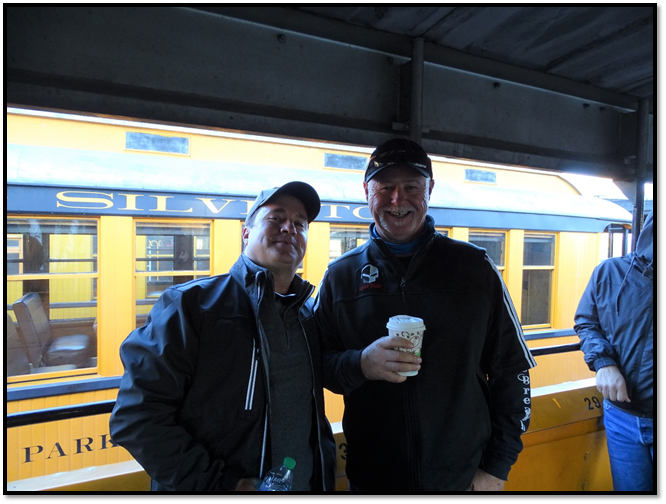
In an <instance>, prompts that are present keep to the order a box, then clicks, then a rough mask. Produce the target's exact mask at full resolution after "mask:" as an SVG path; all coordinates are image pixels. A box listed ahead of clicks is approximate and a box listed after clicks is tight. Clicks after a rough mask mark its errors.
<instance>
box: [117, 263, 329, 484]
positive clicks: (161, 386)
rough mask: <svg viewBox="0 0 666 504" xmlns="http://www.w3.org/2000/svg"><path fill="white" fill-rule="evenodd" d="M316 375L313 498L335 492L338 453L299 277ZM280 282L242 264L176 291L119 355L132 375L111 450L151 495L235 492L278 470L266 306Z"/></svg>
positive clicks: (127, 376)
mask: <svg viewBox="0 0 666 504" xmlns="http://www.w3.org/2000/svg"><path fill="white" fill-rule="evenodd" d="M294 281H295V282H297V284H298V285H297V286H298V292H299V294H298V297H299V300H300V303H302V307H301V308H300V311H299V319H300V321H301V325H302V327H303V331H304V333H305V335H306V340H307V343H308V347H309V351H310V356H311V363H312V375H313V380H312V381H313V384H314V387H313V391H312V395H313V401H314V402H315V406H316V407H313V410H314V418H313V422H312V425H313V439H312V440H311V443H312V446H313V451H314V453H315V462H314V476H313V480H312V481H313V486H312V489H313V491H332V490H334V489H335V464H336V448H335V440H334V439H333V433H332V431H331V427H330V424H329V423H328V420H327V419H326V416H325V414H324V394H323V388H322V375H321V358H320V355H321V354H320V345H319V337H318V334H317V327H316V323H315V322H314V319H313V315H312V299H311V298H310V295H311V293H312V290H313V287H312V286H311V285H310V284H309V283H307V282H306V281H304V280H302V279H301V278H300V277H295V279H294ZM273 296H274V287H273V277H272V274H271V273H270V271H268V270H266V269H264V268H259V267H258V266H256V265H255V264H254V263H252V262H251V261H250V260H249V259H248V258H247V257H246V256H244V255H242V256H241V257H240V258H239V260H238V261H237V262H236V264H235V265H234V266H233V267H232V268H231V270H230V272H229V274H226V275H219V276H215V277H210V278H204V279H198V280H193V281H191V282H188V283H185V284H182V285H177V286H174V287H170V288H169V289H167V290H166V291H165V292H164V294H163V295H162V296H161V297H160V299H159V300H158V302H157V303H156V304H155V306H154V308H153V309H152V310H151V312H150V316H149V318H148V321H147V322H146V325H145V326H143V327H141V328H139V329H136V330H135V331H133V332H132V333H131V334H130V335H129V336H128V337H127V339H126V340H125V341H124V342H123V344H122V345H121V347H120V355H121V359H122V361H123V364H124V366H125V373H124V375H123V377H122V380H121V385H120V390H119V392H118V399H117V402H116V406H115V408H114V410H113V413H112V415H111V420H110V429H111V437H112V438H113V441H114V442H115V443H117V444H119V445H121V446H123V447H125V448H126V449H127V450H128V451H129V452H130V453H131V454H132V456H133V457H134V458H135V459H136V460H137V461H138V462H139V463H140V464H141V465H142V466H143V468H144V469H145V470H146V472H147V473H148V474H149V475H150V477H151V478H152V489H153V490H157V491H160V490H162V491H163V490H176V491H220V492H224V491H232V490H234V489H235V487H236V484H237V483H238V481H239V480H240V479H241V478H249V477H263V475H264V473H265V472H266V471H267V470H269V469H270V468H271V467H270V466H271V453H270V446H271V441H270V439H271V437H270V391H269V386H268V383H269V380H268V376H269V374H268V342H267V341H266V338H265V335H264V333H263V329H262V324H261V321H260V320H259V319H258V316H257V314H258V313H259V305H260V304H261V303H263V302H266V301H267V300H269V299H273Z"/></svg>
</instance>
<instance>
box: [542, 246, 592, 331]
mask: <svg viewBox="0 0 666 504" xmlns="http://www.w3.org/2000/svg"><path fill="white" fill-rule="evenodd" d="M558 248H559V257H558V265H557V268H556V270H555V277H556V282H557V299H556V302H555V303H554V313H553V327H557V328H568V327H573V323H574V315H575V313H576V309H577V308H578V302H579V301H580V298H581V296H582V295H583V291H584V290H585V287H586V286H587V283H588V281H589V280H590V276H591V275H592V270H594V267H595V266H596V265H597V264H598V263H599V235H597V234H590V233H560V234H559V247H558Z"/></svg>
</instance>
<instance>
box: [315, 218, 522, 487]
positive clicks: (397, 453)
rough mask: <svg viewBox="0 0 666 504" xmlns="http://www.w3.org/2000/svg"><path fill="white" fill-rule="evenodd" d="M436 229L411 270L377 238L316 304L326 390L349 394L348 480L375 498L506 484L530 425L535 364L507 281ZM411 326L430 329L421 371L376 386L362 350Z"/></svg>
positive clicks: (479, 252) (345, 261) (334, 275)
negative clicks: (394, 325)
mask: <svg viewBox="0 0 666 504" xmlns="http://www.w3.org/2000/svg"><path fill="white" fill-rule="evenodd" d="M426 225H427V226H428V231H429V236H428V238H427V239H426V241H425V243H424V244H423V245H421V247H420V248H419V249H418V251H417V252H416V254H415V255H414V256H413V258H412V260H411V262H410V264H409V268H408V269H407V270H405V268H404V266H403V265H402V264H401V262H400V261H399V259H398V258H397V257H396V256H395V255H394V254H393V253H392V252H391V251H390V250H389V249H388V247H387V246H386V244H385V243H384V242H383V241H382V240H378V239H374V238H373V239H371V240H369V241H368V242H366V243H365V244H363V245H361V246H360V247H358V248H356V249H354V250H352V251H350V252H348V253H347V254H345V255H343V256H342V257H340V258H339V259H338V260H336V261H334V262H333V263H332V264H330V265H329V268H328V271H327V272H326V274H325V276H324V279H323V281H322V284H321V287H320V291H319V293H318V297H317V300H316V303H315V318H316V319H317V322H318V324H319V326H320V331H321V334H322V338H323V344H322V347H323V351H324V386H325V387H327V388H329V389H330V390H332V391H333V392H336V393H342V394H344V400H345V411H344V418H343V429H344V432H345V437H346V440H347V462H346V473H347V476H348V478H349V480H350V482H351V483H352V484H353V485H354V486H356V487H359V488H360V489H361V490H363V491H367V492H379V493H405V492H410V493H411V492H420V491H464V490H465V489H466V487H467V485H468V484H469V483H470V482H471V480H472V477H473V476H474V473H475V471H476V469H477V468H481V469H484V470H485V471H486V472H488V473H490V474H492V475H493V476H496V477H498V478H501V479H506V478H507V475H508V473H509V470H510V468H511V465H512V464H513V463H514V462H515V461H516V459H517V457H518V453H519V452H520V451H521V450H522V442H521V439H520V436H521V433H522V432H524V431H526V430H527V427H528V425H529V417H530V385H529V371H528V369H529V368H531V367H533V366H534V365H535V364H534V360H533V358H532V356H531V354H530V352H529V350H528V349H527V346H526V344H525V341H524V338H523V335H522V330H521V327H520V324H519V321H518V317H517V315H516V313H515V310H514V308H513V304H512V303H511V300H510V298H509V294H508V292H507V290H506V287H505V286H504V283H503V282H502V280H501V277H500V275H499V272H498V271H497V269H496V268H495V266H494V265H493V263H492V261H491V260H490V258H489V257H488V256H487V255H486V254H485V251H484V250H483V249H480V248H478V247H476V246H474V245H472V244H469V243H466V242H461V241H457V240H453V239H450V238H448V237H445V236H443V235H441V234H439V233H437V232H436V231H435V229H434V223H433V221H432V219H431V218H430V217H427V219H426ZM371 234H372V233H371ZM402 314H404V315H411V316H416V317H420V318H422V319H423V320H424V323H425V326H426V330H425V334H424V339H423V347H422V354H421V357H422V359H423V362H422V363H421V370H420V371H419V373H418V375H417V376H414V377H409V378H407V380H406V381H405V382H403V383H400V384H394V383H389V382H386V381H383V380H378V381H370V380H367V379H366V378H365V377H364V375H363V372H362V370H361V366H360V355H361V352H362V350H363V349H364V348H365V347H366V346H368V345H369V344H370V343H372V342H373V341H375V340H377V339H378V338H381V337H383V336H386V335H387V334H388V331H387V329H386V323H387V322H388V319H389V317H391V316H393V315H402Z"/></svg>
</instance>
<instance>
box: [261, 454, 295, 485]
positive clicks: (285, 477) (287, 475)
mask: <svg viewBox="0 0 666 504" xmlns="http://www.w3.org/2000/svg"><path fill="white" fill-rule="evenodd" d="M294 467H296V461H295V460H294V459H293V458H290V457H285V458H284V460H283V461H282V465H281V466H280V467H275V468H273V469H271V470H270V471H268V473H267V474H266V477H265V478H264V481H262V482H261V485H260V486H259V491H260V492H290V491H291V488H292V486H293V485H294Z"/></svg>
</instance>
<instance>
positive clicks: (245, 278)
mask: <svg viewBox="0 0 666 504" xmlns="http://www.w3.org/2000/svg"><path fill="white" fill-rule="evenodd" d="M229 274H230V275H231V276H232V277H233V278H234V279H235V280H236V281H237V282H238V283H239V284H240V285H242V286H243V287H244V288H245V291H246V292H247V293H248V295H249V296H250V298H251V299H252V300H253V301H254V302H255V303H256V304H257V305H258V304H259V302H260V301H261V300H262V299H263V298H264V297H265V294H266V293H267V292H270V293H275V287H274V283H273V273H272V272H271V270H269V269H268V268H264V267H263V266H259V265H258V264H257V263H255V262H254V261H252V259H250V258H249V257H248V256H246V255H245V254H241V255H240V257H239V258H238V260H237V261H236V263H235V264H234V265H233V266H232V267H231V269H230V270H229ZM312 290H313V286H312V285H311V284H310V283H309V282H308V281H307V280H303V279H302V278H301V277H300V276H298V275H294V279H293V281H292V283H291V289H290V292H292V293H295V294H296V299H297V300H298V301H301V299H307V297H308V296H309V295H310V294H311V292H312Z"/></svg>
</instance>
